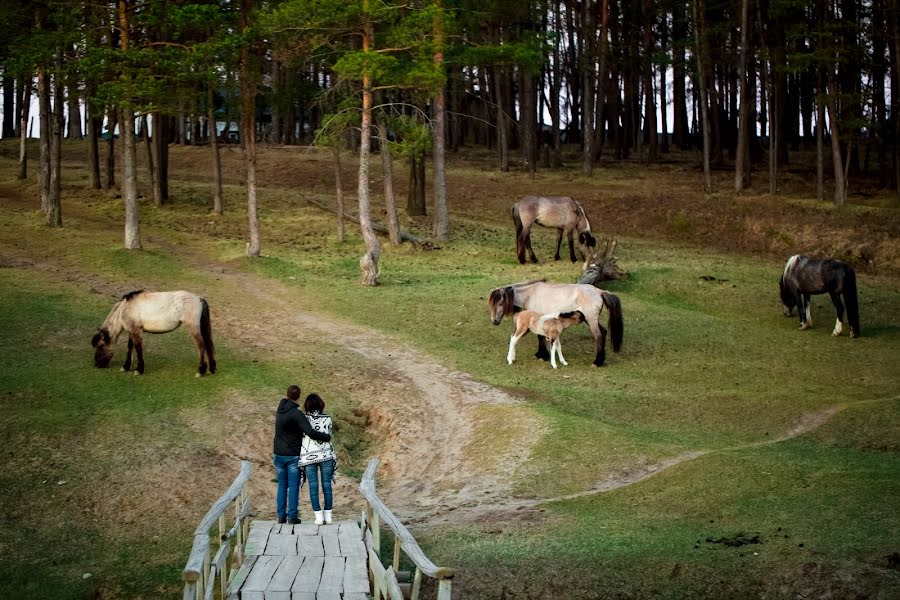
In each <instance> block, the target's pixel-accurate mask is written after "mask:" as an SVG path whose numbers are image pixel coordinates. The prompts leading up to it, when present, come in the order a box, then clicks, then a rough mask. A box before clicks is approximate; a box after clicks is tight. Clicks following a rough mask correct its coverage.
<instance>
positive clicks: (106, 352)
mask: <svg viewBox="0 0 900 600" xmlns="http://www.w3.org/2000/svg"><path fill="white" fill-rule="evenodd" d="M182 324H183V325H184V326H185V328H186V329H187V330H188V333H190V334H191V337H192V338H194V343H195V344H196V345H197V353H198V354H199V355H200V366H199V367H198V368H197V377H200V376H202V375H205V374H206V371H207V369H209V372H210V373H215V372H216V356H215V347H214V346H213V341H212V325H211V324H210V320H209V305H208V304H207V303H206V300H204V299H203V298H201V297H200V296H197V295H196V294H192V293H190V292H183V291H178V292H145V291H143V290H137V291H134V292H129V293H127V294H125V295H124V296H122V299H121V300H120V301H119V302H117V303H116V305H115V306H113V309H112V310H111V311H110V312H109V315H107V317H106V320H105V321H103V324H102V325H101V326H100V329H99V330H98V331H97V333H96V334H95V335H94V337H93V339H91V345H92V346H93V347H94V349H95V352H94V366H96V367H99V368H101V369H102V368H105V367H107V366H108V365H109V363H110V361H111V360H112V357H113V348H114V347H115V344H116V341H117V340H118V339H119V336H120V335H121V334H122V332H123V331H127V332H128V355H127V356H126V357H125V364H123V365H122V370H123V371H128V370H130V369H131V351H132V350H135V351H136V353H137V369H136V370H135V375H143V374H144V341H143V335H142V334H143V332H145V331H146V332H148V333H168V332H170V331H174V330H175V329H178V327H179V326H180V325H182Z"/></svg>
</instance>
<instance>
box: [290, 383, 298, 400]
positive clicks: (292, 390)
mask: <svg viewBox="0 0 900 600" xmlns="http://www.w3.org/2000/svg"><path fill="white" fill-rule="evenodd" d="M287 397H288V398H289V399H290V400H293V401H295V402H296V401H297V400H299V399H300V386H299V385H292V386H291V387H289V388H288V391H287Z"/></svg>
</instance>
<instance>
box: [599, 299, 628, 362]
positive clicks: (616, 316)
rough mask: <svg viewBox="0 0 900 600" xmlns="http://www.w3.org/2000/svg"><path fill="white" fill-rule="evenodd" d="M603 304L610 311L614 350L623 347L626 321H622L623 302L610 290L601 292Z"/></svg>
mask: <svg viewBox="0 0 900 600" xmlns="http://www.w3.org/2000/svg"><path fill="white" fill-rule="evenodd" d="M600 295H601V296H602V297H603V304H604V305H606V309H607V310H608V311H609V334H610V340H611V341H612V348H613V352H618V351H619V350H620V349H621V348H622V338H624V337H625V323H624V321H622V303H621V302H620V301H619V297H618V296H616V295H615V294H610V293H609V292H601V293H600Z"/></svg>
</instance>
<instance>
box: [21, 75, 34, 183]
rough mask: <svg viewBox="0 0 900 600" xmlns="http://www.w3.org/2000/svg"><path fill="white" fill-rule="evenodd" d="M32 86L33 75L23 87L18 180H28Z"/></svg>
mask: <svg viewBox="0 0 900 600" xmlns="http://www.w3.org/2000/svg"><path fill="white" fill-rule="evenodd" d="M31 85H32V74H31V73H28V75H26V76H25V84H24V85H23V86H22V95H21V96H20V101H19V115H20V116H19V175H18V179H27V178H28V151H27V147H26V142H27V141H28V117H29V113H30V112H31Z"/></svg>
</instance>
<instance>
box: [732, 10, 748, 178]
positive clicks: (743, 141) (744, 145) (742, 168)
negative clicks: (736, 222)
mask: <svg viewBox="0 0 900 600" xmlns="http://www.w3.org/2000/svg"><path fill="white" fill-rule="evenodd" d="M749 43H750V0H741V54H740V59H739V62H738V87H739V89H740V92H739V96H740V109H739V117H738V140H737V148H736V151H735V159H734V191H735V192H740V191H741V190H743V189H744V187H745V186H749V185H750V131H749V129H750V94H749V92H748V89H747V46H748V45H749Z"/></svg>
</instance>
